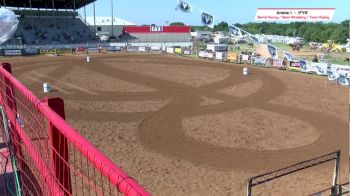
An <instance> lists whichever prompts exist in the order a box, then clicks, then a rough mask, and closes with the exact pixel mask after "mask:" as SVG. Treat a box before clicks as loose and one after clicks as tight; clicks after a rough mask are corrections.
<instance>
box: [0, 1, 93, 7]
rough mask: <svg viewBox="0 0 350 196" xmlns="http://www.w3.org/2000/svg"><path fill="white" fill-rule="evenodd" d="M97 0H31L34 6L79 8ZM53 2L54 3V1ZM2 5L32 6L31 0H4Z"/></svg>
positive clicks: (0, 2)
mask: <svg viewBox="0 0 350 196" xmlns="http://www.w3.org/2000/svg"><path fill="white" fill-rule="evenodd" d="M94 1H96V0H53V1H52V0H31V4H32V6H31V7H32V8H43V9H46V8H47V9H52V8H53V7H54V8H55V9H66V8H67V9H74V4H75V8H76V9H79V8H81V7H84V6H85V5H88V4H90V3H92V2H94ZM52 2H53V3H52ZM0 6H6V7H22V8H30V1H29V0H21V1H19V0H2V1H0Z"/></svg>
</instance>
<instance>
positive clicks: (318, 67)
mask: <svg viewBox="0 0 350 196" xmlns="http://www.w3.org/2000/svg"><path fill="white" fill-rule="evenodd" d="M327 70H328V64H327V63H314V62H312V63H311V70H310V71H312V72H313V71H314V72H315V73H316V74H317V75H321V76H326V75H327Z"/></svg>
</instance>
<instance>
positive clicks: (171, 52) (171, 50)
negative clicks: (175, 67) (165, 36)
mask: <svg viewBox="0 0 350 196" xmlns="http://www.w3.org/2000/svg"><path fill="white" fill-rule="evenodd" d="M166 53H169V54H174V48H170V47H169V48H166Z"/></svg>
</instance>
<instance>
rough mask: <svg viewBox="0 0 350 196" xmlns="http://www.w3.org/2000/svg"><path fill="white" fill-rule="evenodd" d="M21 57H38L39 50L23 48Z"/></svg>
mask: <svg viewBox="0 0 350 196" xmlns="http://www.w3.org/2000/svg"><path fill="white" fill-rule="evenodd" d="M22 54H23V56H32V55H38V54H39V50H38V49H37V48H24V49H22Z"/></svg>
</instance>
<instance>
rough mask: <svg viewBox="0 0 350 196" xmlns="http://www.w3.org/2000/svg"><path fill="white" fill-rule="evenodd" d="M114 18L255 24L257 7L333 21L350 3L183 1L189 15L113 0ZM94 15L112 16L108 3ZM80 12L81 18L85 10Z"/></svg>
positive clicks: (89, 11) (134, 0)
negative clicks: (318, 11) (325, 12)
mask: <svg viewBox="0 0 350 196" xmlns="http://www.w3.org/2000/svg"><path fill="white" fill-rule="evenodd" d="M112 1H113V9H114V16H115V17H119V18H122V19H124V20H127V21H130V22H133V23H135V24H138V25H142V24H156V25H166V24H168V23H171V22H184V23H185V24H186V25H201V20H200V15H201V11H206V12H208V13H210V14H212V15H214V20H215V23H218V22H221V21H225V22H228V23H229V24H234V23H247V22H254V17H255V13H256V9H257V8H335V9H336V10H335V13H334V17H333V22H341V21H344V20H346V19H349V18H350V3H349V0H184V1H185V2H187V3H190V4H191V5H192V6H193V7H194V9H193V11H192V13H184V12H180V11H176V10H175V7H176V2H177V1H176V0H112ZM95 8H96V16H111V15H112V14H111V13H112V11H111V10H112V9H111V8H112V6H111V0H97V1H96V3H95ZM79 13H80V14H81V15H82V16H84V9H80V10H79ZM86 15H87V16H93V6H92V4H90V5H88V6H86Z"/></svg>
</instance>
